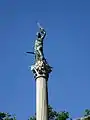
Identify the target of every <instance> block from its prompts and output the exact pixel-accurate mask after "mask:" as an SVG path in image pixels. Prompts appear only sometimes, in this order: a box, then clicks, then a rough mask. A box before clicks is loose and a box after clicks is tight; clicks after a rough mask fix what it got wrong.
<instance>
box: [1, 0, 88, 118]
mask: <svg viewBox="0 0 90 120" xmlns="http://www.w3.org/2000/svg"><path fill="white" fill-rule="evenodd" d="M37 21H39V22H40V23H41V24H42V25H43V27H44V28H45V29H46V31H47V37H46V39H45V41H44V53H45V57H46V58H47V60H48V62H49V64H50V65H51V66H53V72H52V73H51V74H50V78H49V81H48V87H49V104H51V105H52V106H53V108H55V109H56V110H57V111H61V110H67V111H68V112H70V114H71V115H72V117H73V118H76V117H78V116H82V115H83V111H84V109H86V108H90V0H44V1H43V0H0V111H4V112H9V113H11V114H14V113H15V114H16V116H17V120H27V119H28V117H29V116H32V115H34V113H35V80H34V78H33V74H32V72H31V71H28V66H29V65H32V64H33V60H34V56H33V55H28V56H25V55H24V52H25V51H29V50H30V51H32V50H33V45H34V41H35V39H36V32H37V31H38V27H37V25H36V22H37Z"/></svg>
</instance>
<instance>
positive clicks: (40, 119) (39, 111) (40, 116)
mask: <svg viewBox="0 0 90 120" xmlns="http://www.w3.org/2000/svg"><path fill="white" fill-rule="evenodd" d="M31 70H32V71H33V73H34V77H35V80H36V120H48V77H49V73H50V72H51V67H50V66H49V65H48V64H47V62H46V61H44V60H43V61H38V62H37V63H36V64H35V65H33V66H31Z"/></svg>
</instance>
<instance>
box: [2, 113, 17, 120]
mask: <svg viewBox="0 0 90 120" xmlns="http://www.w3.org/2000/svg"><path fill="white" fill-rule="evenodd" d="M0 120H16V117H15V115H10V114H9V113H4V112H0Z"/></svg>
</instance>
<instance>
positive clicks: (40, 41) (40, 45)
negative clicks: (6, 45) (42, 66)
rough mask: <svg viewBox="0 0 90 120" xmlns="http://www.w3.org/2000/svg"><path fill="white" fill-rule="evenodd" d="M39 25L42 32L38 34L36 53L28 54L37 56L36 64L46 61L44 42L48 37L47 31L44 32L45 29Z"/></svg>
mask: <svg viewBox="0 0 90 120" xmlns="http://www.w3.org/2000/svg"><path fill="white" fill-rule="evenodd" d="M37 25H38V27H39V29H40V32H37V33H36V37H37V38H36V40H35V46H34V52H26V53H30V54H34V55H35V62H37V61H39V60H40V61H41V60H44V59H45V58H44V53H43V40H44V38H45V36H46V31H45V30H44V28H42V27H41V25H40V24H39V23H37Z"/></svg>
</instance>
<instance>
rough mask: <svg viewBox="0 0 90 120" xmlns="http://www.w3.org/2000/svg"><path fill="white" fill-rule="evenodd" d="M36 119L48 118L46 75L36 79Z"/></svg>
mask: <svg viewBox="0 0 90 120" xmlns="http://www.w3.org/2000/svg"><path fill="white" fill-rule="evenodd" d="M36 120H48V90H47V80H46V79H45V78H44V77H39V78H37V79H36Z"/></svg>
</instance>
